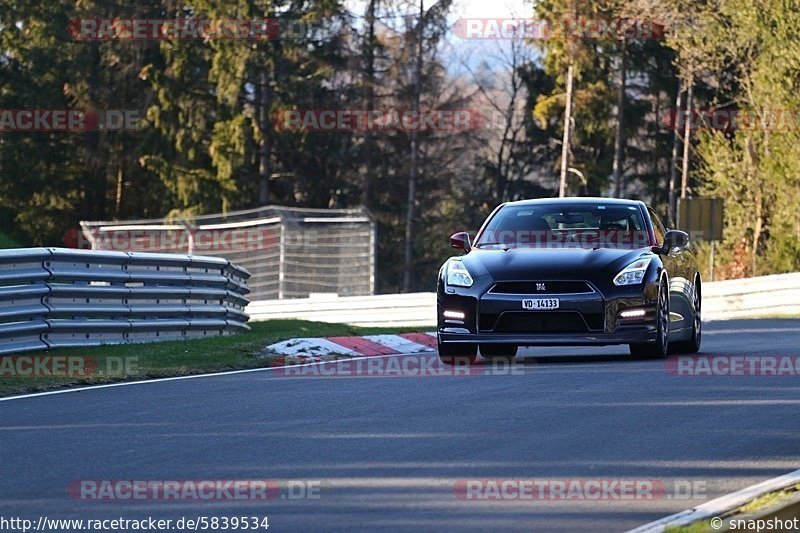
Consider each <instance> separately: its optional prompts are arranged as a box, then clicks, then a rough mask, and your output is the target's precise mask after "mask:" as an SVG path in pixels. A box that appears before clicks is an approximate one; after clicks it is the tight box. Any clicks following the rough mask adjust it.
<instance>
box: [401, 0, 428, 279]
mask: <svg viewBox="0 0 800 533" xmlns="http://www.w3.org/2000/svg"><path fill="white" fill-rule="evenodd" d="M424 25H425V8H424V0H419V22H418V23H417V32H416V33H417V53H416V56H417V57H416V65H415V67H414V101H413V110H414V113H415V116H416V115H418V114H419V100H420V93H421V92H422V91H421V83H422V81H421V78H422V39H423V28H424ZM417 150H418V147H417V129H416V128H412V129H411V154H410V156H411V170H410V171H409V174H408V199H407V208H406V234H405V240H406V243H405V244H406V249H405V260H404V265H403V266H404V268H403V292H409V291H411V273H412V270H413V260H414V258H413V251H414V247H413V242H414V238H413V237H414V201H415V200H416V186H417V164H418V163H417Z"/></svg>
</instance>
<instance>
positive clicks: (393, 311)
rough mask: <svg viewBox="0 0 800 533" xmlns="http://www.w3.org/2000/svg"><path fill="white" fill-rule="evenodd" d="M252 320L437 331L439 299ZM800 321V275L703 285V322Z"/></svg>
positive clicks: (310, 304)
mask: <svg viewBox="0 0 800 533" xmlns="http://www.w3.org/2000/svg"><path fill="white" fill-rule="evenodd" d="M246 311H247V313H248V314H249V315H250V317H251V320H254V321H260V320H272V319H280V318H298V319H303V320H315V321H318V322H343V323H347V324H353V325H356V326H376V327H417V326H420V327H421V326H431V327H433V326H435V325H436V294H435V293H429V292H424V293H416V294H387V295H380V296H352V297H342V298H337V297H336V295H335V294H334V295H318V296H317V297H312V298H303V299H295V300H261V301H254V302H251V303H250V305H249V306H248V307H247V309H246ZM767 316H770V317H778V316H800V273H796V274H779V275H775V276H763V277H758V278H747V279H736V280H728V281H714V282H706V283H704V284H703V318H704V319H706V320H724V319H733V318H759V317H767Z"/></svg>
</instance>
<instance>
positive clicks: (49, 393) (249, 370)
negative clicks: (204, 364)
mask: <svg viewBox="0 0 800 533" xmlns="http://www.w3.org/2000/svg"><path fill="white" fill-rule="evenodd" d="M406 355H429V354H427V353H420V354H396V353H395V354H389V355H372V356H369V357H352V358H350V359H348V361H358V360H361V359H376V358H381V359H383V358H386V357H404V356H406ZM335 362H336V361H316V362H313V363H304V364H301V365H284V366H268V367H261V368H246V369H244V370H228V371H225V372H211V373H209V374H192V375H191V376H174V377H171V378H155V379H143V380H140V381H125V382H122V383H107V384H105V385H90V386H87V387H77V388H73V389H58V390H53V391H45V392H33V393H31V394H21V395H19V396H6V397H4V398H0V402H8V401H11V400H22V399H24V398H36V397H38V396H53V395H56V394H68V393H71V392H83V391H92V390H98V389H111V388H114V387H130V386H132V385H144V384H146V383H162V382H165V381H180V380H184V379H200V378H213V377H216V376H230V375H233V374H249V373H252V372H268V371H270V370H279V369H282V368H298V367H303V366H313V365H325V364H332V363H335Z"/></svg>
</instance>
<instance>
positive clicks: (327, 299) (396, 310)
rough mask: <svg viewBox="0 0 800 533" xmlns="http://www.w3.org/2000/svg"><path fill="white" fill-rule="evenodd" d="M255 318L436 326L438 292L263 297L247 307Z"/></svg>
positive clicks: (363, 324) (259, 319)
mask: <svg viewBox="0 0 800 533" xmlns="http://www.w3.org/2000/svg"><path fill="white" fill-rule="evenodd" d="M245 311H247V313H248V314H249V315H250V319H251V320H254V321H261V320H273V319H282V318H298V319H302V320H314V321H317V322H343V323H346V324H353V325H355V326H374V327H422V326H435V325H436V294H435V293H432V292H430V293H428V292H423V293H414V294H386V295H380V296H344V297H341V298H340V297H337V296H336V294H319V295H316V296H312V297H311V298H302V299H292V300H260V301H255V302H251V303H250V305H248V306H247V309H246V310H245Z"/></svg>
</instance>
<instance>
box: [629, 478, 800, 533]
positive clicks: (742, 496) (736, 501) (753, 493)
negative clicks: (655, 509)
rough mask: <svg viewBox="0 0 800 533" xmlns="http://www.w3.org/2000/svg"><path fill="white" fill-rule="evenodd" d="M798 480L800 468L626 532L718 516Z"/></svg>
mask: <svg viewBox="0 0 800 533" xmlns="http://www.w3.org/2000/svg"><path fill="white" fill-rule="evenodd" d="M798 482H800V470H795V471H794V472H789V473H788V474H784V475H782V476H779V477H775V478H772V479H768V480H766V481H764V482H762V483H758V484H756V485H751V486H749V487H746V488H744V489H742V490H740V491H737V492H733V493H731V494H726V495H725V496H720V497H719V498H717V499H715V500H711V501H710V502H706V503H703V504H701V505H698V506H697V507H694V508H693V509H687V510H685V511H681V512H679V513H675V514H673V515H670V516H666V517H664V518H661V519H659V520H656V521H654V522H650V523H649V524H644V525H643V526H639V527H637V528H636V529H631V530H629V531H628V532H627V533H661V532H662V531H664V530H665V529H666V528H667V527H680V526H686V525H689V524H691V523H692V522H696V521H698V520H705V519H707V518H712V517H720V516H721V515H723V514H725V512H726V511H730V510H732V509H735V508H737V507H741V506H742V505H744V504H745V503H747V502H749V501H751V500H753V499H755V498H758V497H759V496H761V495H762V494H766V493H768V492H774V491H776V490H780V489H782V488H785V487H788V486H790V485H794V484H795V483H798Z"/></svg>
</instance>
